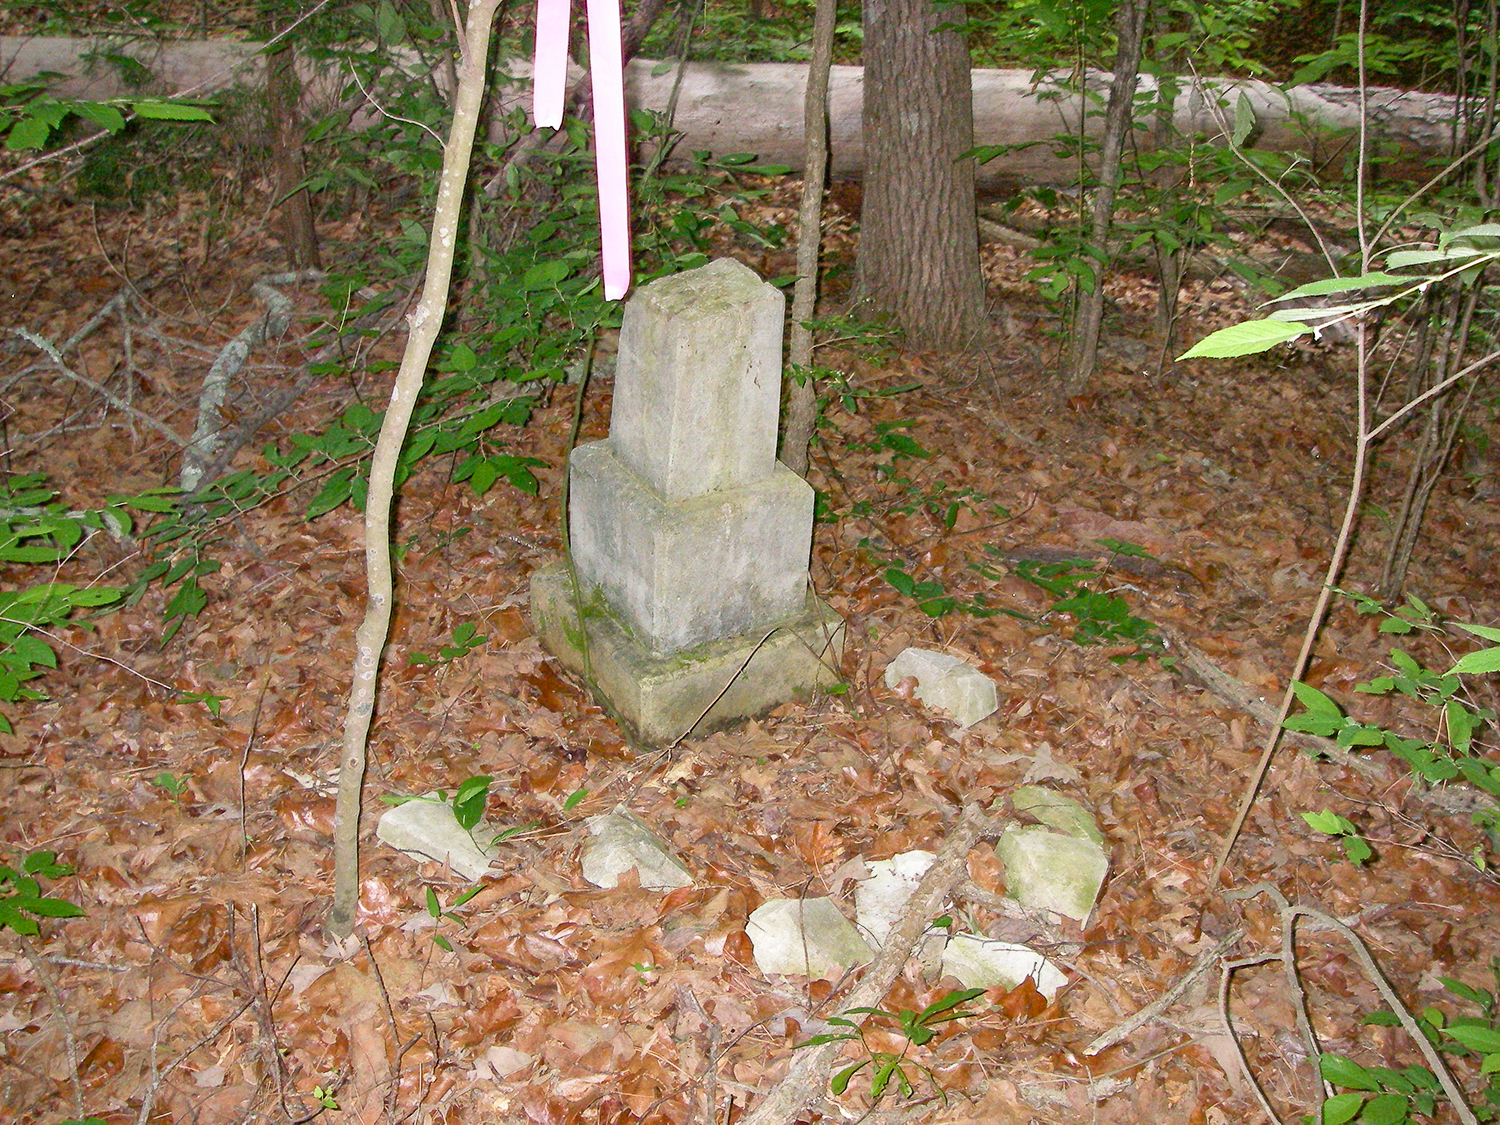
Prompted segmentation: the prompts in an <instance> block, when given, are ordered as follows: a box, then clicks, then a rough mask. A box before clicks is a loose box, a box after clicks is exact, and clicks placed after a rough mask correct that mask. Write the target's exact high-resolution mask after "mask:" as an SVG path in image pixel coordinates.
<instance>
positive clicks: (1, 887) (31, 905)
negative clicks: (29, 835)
mask: <svg viewBox="0 0 1500 1125" xmlns="http://www.w3.org/2000/svg"><path fill="white" fill-rule="evenodd" d="M71 874H73V868H71V867H69V866H67V865H66V864H62V863H58V862H57V853H56V852H32V853H31V854H30V855H28V856H27V857H26V858H25V859H24V860H22V861H21V870H20V871H17V870H16V869H15V868H13V867H3V866H0V929H10V930H14V931H15V932H16V933H18V934H24V935H27V936H32V935H35V934H36V933H37V932H38V929H39V927H38V926H37V922H36V919H37V918H77V917H80V916H81V915H82V914H83V909H82V907H79V906H77V905H75V904H73V903H71V902H68V901H67V900H66V899H61V898H51V897H49V896H47V895H44V894H42V886H41V883H40V882H38V877H40V878H42V879H60V878H62V877H63V876H65V875H71Z"/></svg>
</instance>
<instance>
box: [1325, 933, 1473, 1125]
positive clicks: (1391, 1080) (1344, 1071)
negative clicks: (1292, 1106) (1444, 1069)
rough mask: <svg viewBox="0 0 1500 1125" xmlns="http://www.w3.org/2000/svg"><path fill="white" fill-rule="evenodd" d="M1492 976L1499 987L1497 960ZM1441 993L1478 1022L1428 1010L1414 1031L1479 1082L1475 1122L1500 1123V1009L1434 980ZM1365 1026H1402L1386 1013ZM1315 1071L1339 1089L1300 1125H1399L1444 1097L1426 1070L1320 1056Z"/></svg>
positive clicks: (1456, 985)
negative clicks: (1469, 1007) (1462, 1062)
mask: <svg viewBox="0 0 1500 1125" xmlns="http://www.w3.org/2000/svg"><path fill="white" fill-rule="evenodd" d="M1490 971H1491V973H1492V975H1494V977H1495V980H1496V982H1497V984H1500V958H1497V959H1495V960H1493V961H1491V963H1490ZM1438 979H1439V980H1440V981H1441V982H1442V985H1443V987H1444V988H1446V989H1447V990H1448V991H1449V992H1450V993H1452V994H1453V995H1454V996H1456V997H1458V998H1459V999H1460V1000H1463V1001H1466V1002H1468V1003H1470V1004H1473V1005H1474V1006H1475V1007H1477V1008H1478V1009H1479V1012H1480V1014H1479V1015H1478V1016H1460V1017H1455V1018H1450V1017H1449V1016H1448V1015H1447V1014H1446V1013H1445V1012H1444V1011H1443V1010H1442V1009H1441V1008H1438V1007H1437V1006H1435V1005H1434V1006H1429V1007H1427V1008H1425V1009H1423V1011H1422V1012H1421V1013H1420V1014H1419V1015H1418V1016H1417V1017H1416V1022H1417V1028H1418V1030H1419V1031H1420V1032H1421V1033H1422V1035H1423V1036H1424V1037H1425V1038H1426V1039H1427V1041H1428V1042H1429V1043H1430V1044H1431V1045H1432V1046H1433V1047H1434V1048H1435V1049H1437V1050H1438V1051H1441V1052H1443V1053H1444V1054H1446V1055H1449V1056H1452V1057H1455V1058H1458V1059H1467V1060H1469V1062H1470V1064H1471V1066H1472V1071H1471V1073H1472V1074H1473V1076H1474V1077H1475V1078H1477V1079H1478V1080H1479V1087H1478V1089H1477V1092H1475V1093H1474V1095H1473V1096H1474V1104H1473V1105H1472V1106H1470V1107H1469V1108H1470V1109H1471V1111H1472V1113H1473V1115H1474V1118H1475V1119H1476V1120H1478V1121H1496V1120H1500V1009H1497V1004H1496V997H1495V993H1494V992H1492V991H1490V990H1489V989H1486V988H1473V987H1471V986H1469V985H1466V984H1464V983H1463V982H1462V981H1458V980H1454V979H1453V978H1451V977H1439V978H1438ZM1364 1023H1365V1024H1366V1025H1373V1026H1377V1027H1396V1026H1399V1023H1400V1021H1399V1020H1398V1019H1397V1017H1396V1016H1395V1014H1394V1013H1392V1012H1389V1011H1381V1012H1373V1013H1371V1014H1370V1015H1368V1016H1366V1017H1365V1019H1364ZM1318 1069H1319V1071H1320V1072H1321V1073H1322V1075H1323V1078H1324V1080H1325V1081H1327V1082H1330V1083H1332V1084H1333V1085H1335V1086H1339V1087H1342V1088H1343V1089H1344V1091H1345V1092H1344V1093H1339V1094H1335V1095H1333V1096H1332V1097H1330V1098H1328V1099H1326V1100H1325V1101H1324V1102H1323V1105H1322V1109H1321V1112H1320V1114H1319V1116H1318V1117H1317V1118H1313V1117H1305V1118H1303V1121H1304V1122H1306V1123H1312V1122H1314V1121H1317V1122H1319V1125H1344V1122H1350V1121H1353V1122H1358V1123H1359V1125H1402V1123H1404V1122H1407V1121H1410V1120H1411V1117H1412V1115H1413V1114H1419V1115H1421V1116H1423V1117H1431V1116H1433V1115H1434V1114H1435V1113H1436V1111H1437V1108H1438V1101H1439V1099H1440V1098H1441V1097H1442V1096H1443V1092H1442V1084H1441V1083H1440V1082H1439V1081H1438V1079H1437V1077H1436V1076H1435V1075H1434V1074H1433V1073H1432V1071H1431V1070H1429V1069H1427V1068H1426V1067H1424V1066H1407V1067H1402V1068H1401V1069H1399V1070H1398V1069H1394V1068H1392V1067H1384V1066H1363V1065H1361V1064H1360V1063H1357V1062H1355V1061H1354V1060H1352V1059H1350V1058H1348V1057H1346V1056H1344V1055H1335V1054H1324V1055H1321V1056H1319V1058H1318Z"/></svg>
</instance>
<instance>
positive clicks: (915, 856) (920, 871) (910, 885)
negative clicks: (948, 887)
mask: <svg viewBox="0 0 1500 1125" xmlns="http://www.w3.org/2000/svg"><path fill="white" fill-rule="evenodd" d="M936 858H937V857H936V856H935V855H933V854H932V853H931V852H924V851H910V852H902V853H901V854H900V855H893V856H891V858H890V859H880V860H876V861H875V862H874V863H871V864H869V868H870V877H869V878H868V879H862V880H860V882H859V883H858V885H856V886H855V888H854V912H855V918H856V919H857V920H858V922H859V929H860V932H861V933H863V934H864V936H865V940H866V941H868V942H869V943H870V945H871V947H873V948H875V949H879V948H880V947H881V946H883V945H884V944H885V939H886V938H887V937H889V936H890V933H891V930H892V929H893V928H894V927H895V925H896V923H897V922H899V921H900V920H901V912H902V910H903V909H905V907H906V902H907V900H908V899H910V898H911V896H912V892H913V891H915V890H916V889H917V884H918V883H920V882H921V881H922V876H923V875H925V874H927V869H928V868H929V867H931V866H932V861H933V860H934V859H936Z"/></svg>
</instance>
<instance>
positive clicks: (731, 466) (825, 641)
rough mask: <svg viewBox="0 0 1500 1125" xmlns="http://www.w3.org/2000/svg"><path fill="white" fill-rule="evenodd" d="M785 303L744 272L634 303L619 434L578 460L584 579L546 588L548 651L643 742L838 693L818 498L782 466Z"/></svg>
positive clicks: (536, 616) (723, 268)
mask: <svg viewBox="0 0 1500 1125" xmlns="http://www.w3.org/2000/svg"><path fill="white" fill-rule="evenodd" d="M784 306H785V299H784V298H783V297H782V295H781V292H780V291H779V290H777V289H775V288H774V287H772V286H770V285H767V284H766V283H765V282H763V281H761V280H760V278H758V277H757V276H756V275H755V274H754V272H752V271H751V270H750V269H748V268H747V267H745V266H743V265H740V264H739V263H738V262H735V261H732V260H730V259H721V260H719V261H715V262H712V263H710V264H709V265H706V266H704V267H702V268H701V269H696V270H691V271H689V272H687V273H682V274H677V275H676V276H673V277H666V278H661V279H660V280H658V281H654V282H652V283H651V284H650V285H647V286H644V287H643V288H642V289H640V290H639V291H638V292H637V293H636V294H635V295H634V296H633V297H632V298H631V299H630V302H629V304H628V305H627V306H626V308H625V319H624V324H623V326H622V327H621V329H620V346H619V357H618V361H617V363H616V367H615V393H614V407H613V415H612V417H611V419H610V430H609V437H608V438H607V439H606V440H604V441H599V442H593V443H591V444H588V445H582V446H579V447H578V448H577V449H575V450H574V451H573V454H572V457H571V459H570V461H569V466H568V474H569V477H568V491H569V497H570V502H569V510H568V528H569V540H570V545H571V549H572V572H571V573H570V572H569V566H568V563H567V562H566V561H564V562H562V563H558V564H556V565H554V566H550V567H547V568H545V569H543V570H540V571H538V572H537V573H536V574H535V575H534V576H533V577H532V586H531V606H532V618H533V624H534V625H535V628H536V630H537V632H538V634H539V635H540V636H541V638H542V642H543V644H545V645H546V647H547V648H548V650H549V651H551V652H552V653H553V654H554V655H555V656H556V657H557V658H558V659H559V660H560V661H562V663H563V664H564V665H565V666H567V667H568V668H570V669H572V670H573V671H575V672H578V673H580V674H582V675H584V677H585V678H586V679H588V680H590V681H592V683H593V685H594V686H595V687H596V688H597V690H598V691H599V693H600V694H602V695H603V696H604V698H605V700H606V701H607V702H608V703H610V704H611V705H612V706H613V708H614V709H615V711H616V712H617V713H618V714H619V715H620V717H621V718H622V719H624V720H625V721H626V722H627V723H629V724H630V725H631V726H633V727H634V728H635V729H636V732H637V733H638V734H639V735H640V737H641V738H642V739H643V740H644V741H646V742H654V743H662V742H670V741H672V740H674V739H676V738H678V737H680V736H682V735H683V734H686V733H688V731H689V729H690V728H692V729H693V730H694V731H695V732H697V733H702V732H704V731H706V730H710V729H713V728H715V727H720V726H725V725H727V724H729V723H731V722H734V721H735V720H738V719H744V718H749V717H751V716H753V715H756V714H759V713H761V712H764V711H767V710H769V709H770V708H772V707H774V706H776V705H777V704H779V703H783V702H785V701H786V700H788V699H791V698H793V697H794V696H798V695H802V694H806V693H809V692H811V691H812V690H814V689H815V688H817V687H818V686H819V685H825V684H831V683H833V682H834V681H835V680H836V679H837V674H836V671H835V669H836V668H837V666H838V658H839V655H840V653H841V650H842V646H843V629H844V625H843V621H842V619H840V618H839V616H838V615H837V614H836V613H834V612H833V611H832V610H831V609H829V608H828V607H827V606H826V605H824V604H823V603H822V602H820V601H819V600H818V599H817V598H816V597H814V596H812V595H811V594H810V592H809V590H808V585H807V563H808V557H809V554H810V551H811V546H812V509H813V490H812V488H811V487H810V486H809V485H808V484H807V482H806V481H804V480H802V478H800V477H798V476H797V475H796V474H795V473H793V472H791V471H790V470H789V469H787V468H786V467H785V466H784V465H782V464H781V463H780V462H778V461H777V460H776V424H777V419H778V415H779V409H780V399H781V330H782V319H783V313H784ZM575 578H576V581H577V594H578V598H577V599H575V597H574V579H575ZM705 712H706V714H705ZM700 716H702V717H701V720H700ZM695 724H696V725H695Z"/></svg>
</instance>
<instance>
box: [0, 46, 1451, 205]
mask: <svg viewBox="0 0 1500 1125" xmlns="http://www.w3.org/2000/svg"><path fill="white" fill-rule="evenodd" d="M98 49H99V45H98V44H97V43H95V42H94V41H92V40H89V39H68V38H42V37H20V36H5V37H0V77H3V80H4V81H6V82H19V81H23V80H25V79H27V78H31V77H34V76H36V75H37V74H40V73H44V72H49V71H50V72H56V73H64V74H72V75H75V77H71V78H69V79H68V80H66V81H65V82H63V83H61V84H59V85H57V86H55V87H54V88H53V89H54V91H55V92H56V93H57V94H58V95H59V96H62V97H68V98H84V99H103V98H111V97H123V96H132V95H134V96H139V93H140V91H133V90H129V89H126V88H125V87H124V86H123V83H122V82H121V80H120V78H119V75H118V74H117V72H116V70H115V69H114V68H107V67H97V68H94V70H93V72H91V73H84V70H85V68H84V67H83V66H82V64H81V63H80V62H79V59H80V58H81V57H82V55H84V54H86V53H88V52H90V51H96V50H98ZM107 49H108V51H109V52H110V53H111V54H127V55H130V56H131V57H132V58H135V59H137V60H138V61H140V62H141V63H142V64H143V65H144V66H145V67H147V68H148V69H149V70H150V71H151V73H152V75H153V76H154V78H155V82H154V83H153V84H152V86H151V87H150V89H152V90H156V91H159V92H161V93H170V92H174V91H184V90H193V91H195V92H197V93H198V94H199V96H202V95H204V94H207V93H210V92H212V91H214V90H218V89H223V88H225V87H229V86H234V85H239V86H252V87H260V88H264V84H265V70H266V63H265V57H264V50H263V45H262V44H257V43H250V42H240V41H236V42H229V41H224V40H211V41H198V42H193V41H178V42H172V43H155V42H152V41H151V40H148V39H141V40H138V41H135V42H118V41H111V42H110V44H109V46H108V48H107ZM393 58H394V59H395V60H396V61H397V62H398V63H399V64H400V65H402V66H405V67H407V68H408V69H409V70H411V71H412V72H413V73H427V68H425V67H424V65H423V63H422V61H421V59H420V58H419V57H418V56H417V55H416V53H415V52H408V53H407V55H405V56H402V55H399V54H393ZM299 65H300V66H301V67H302V69H301V70H300V71H299V77H300V78H301V79H302V82H303V84H304V87H305V88H306V90H307V94H308V99H309V110H310V111H311V112H316V111H317V110H318V108H319V107H323V108H328V107H332V106H333V105H336V104H337V103H338V93H339V91H340V89H341V88H342V86H343V84H344V82H345V80H346V73H345V72H344V71H342V70H340V69H339V68H338V67H337V66H336V65H334V66H326V65H325V66H323V67H322V69H317V68H314V67H313V66H312V65H311V64H310V63H308V62H307V61H306V60H301V61H300V63H299ZM500 69H501V71H502V72H504V73H506V74H508V75H509V76H510V82H509V85H508V87H507V88H505V89H496V90H495V91H494V95H495V96H494V97H493V99H492V104H491V105H490V107H489V109H488V111H487V113H488V118H487V127H486V132H487V135H489V136H490V138H491V139H495V138H496V136H498V135H499V134H501V133H507V132H508V130H507V127H506V126H505V124H504V121H505V118H506V115H507V114H509V113H510V112H511V111H512V110H513V109H515V107H516V106H517V105H520V104H522V103H523V102H524V101H525V100H526V99H527V97H528V96H529V94H530V66H529V64H528V63H527V62H525V61H522V60H515V59H513V60H508V61H505V62H503V63H502V64H501V66H500ZM678 70H679V68H678V67H675V66H671V67H667V68H665V69H663V68H662V66H661V64H660V63H659V62H657V61H656V60H653V59H636V60H634V61H632V62H631V63H630V64H629V66H627V67H626V71H625V82H626V91H625V92H626V99H627V103H628V105H629V107H630V108H631V109H644V110H652V111H656V112H661V111H664V110H665V109H666V107H667V105H668V104H669V102H670V100H671V97H672V87H673V85H674V83H676V81H677V80H678ZM658 71H661V73H658ZM1108 77H1109V76H1108V75H1107V74H1105V73H1102V72H1091V74H1090V75H1089V79H1088V86H1089V91H1090V93H1089V95H1088V97H1085V96H1084V95H1083V94H1081V93H1077V92H1069V91H1067V90H1064V89H1062V88H1060V87H1058V86H1055V85H1052V84H1050V83H1049V81H1048V80H1046V79H1044V80H1042V81H1040V82H1039V81H1037V80H1036V79H1035V78H1034V76H1033V74H1032V72H1031V71H1029V70H988V69H981V70H975V71H974V72H973V87H974V141H975V144H976V145H981V146H983V145H997V144H1005V145H1009V146H1014V147H1013V148H1012V150H1011V151H1009V152H1007V153H1006V154H1005V156H1004V158H1003V159H1000V160H994V161H991V162H990V163H988V164H983V165H980V167H979V170H978V180H979V182H980V183H982V184H983V183H989V184H997V183H1015V182H1020V183H1073V182H1074V181H1076V179H1077V175H1078V162H1077V157H1076V154H1075V153H1073V152H1072V151H1070V150H1069V148H1068V146H1066V145H1059V144H1058V143H1057V141H1056V138H1057V137H1059V136H1067V135H1073V136H1076V135H1077V134H1078V132H1079V129H1080V127H1081V128H1083V129H1084V130H1085V131H1087V132H1088V134H1089V136H1090V138H1091V139H1092V140H1097V139H1098V133H1099V129H1100V124H1101V123H1100V121H1099V119H1098V116H1097V115H1089V114H1087V112H1086V111H1087V108H1088V106H1089V104H1090V99H1092V98H1093V97H1094V96H1096V95H1097V93H1098V92H1099V91H1100V90H1103V89H1106V88H1107V85H1108ZM863 81H864V71H863V68H862V67H857V66H836V67H834V68H833V70H832V74H831V78H830V82H829V107H828V108H829V148H830V157H831V169H830V170H831V172H832V174H833V175H835V176H840V175H843V176H853V175H859V174H860V173H861V172H862V171H863V169H864V165H865V153H864V139H863V134H862V130H861V127H860V106H861V101H862V99H863ZM1174 81H1175V82H1176V83H1177V84H1178V86H1179V87H1180V93H1179V94H1178V97H1177V99H1176V103H1175V105H1176V112H1175V115H1174V118H1173V126H1174V128H1175V129H1176V131H1177V132H1178V133H1180V134H1181V135H1183V136H1187V137H1202V138H1206V139H1207V140H1208V141H1209V142H1210V143H1218V141H1219V140H1220V139H1221V134H1222V130H1221V129H1220V127H1219V125H1218V123H1217V122H1216V120H1215V115H1216V111H1217V109H1218V106H1219V104H1220V103H1221V102H1226V101H1227V102H1228V103H1230V104H1233V103H1234V102H1236V100H1237V99H1238V98H1239V96H1240V95H1241V94H1242V93H1243V94H1244V96H1245V98H1246V99H1247V102H1248V105H1249V106H1250V107H1251V108H1252V110H1253V112H1254V115H1255V124H1256V128H1257V130H1258V133H1257V135H1256V140H1255V147H1256V148H1258V149H1260V150H1264V151H1274V152H1284V153H1292V154H1299V155H1302V156H1304V157H1306V158H1308V159H1309V160H1311V161H1312V162H1313V164H1314V165H1315V166H1316V167H1317V170H1320V171H1322V170H1325V168H1324V165H1331V164H1333V163H1336V162H1337V161H1338V160H1340V159H1341V158H1342V156H1343V152H1344V148H1345V146H1346V145H1347V144H1348V136H1349V131H1350V130H1351V129H1352V128H1353V127H1354V126H1355V125H1356V124H1357V122H1358V120H1359V114H1360V105H1359V97H1358V92H1357V91H1355V90H1350V89H1346V88H1344V87H1339V86H1326V85H1321V84H1309V85H1304V86H1296V87H1292V88H1290V89H1286V90H1283V89H1280V88H1278V87H1275V86H1272V85H1270V84H1269V83H1265V82H1256V81H1250V80H1240V79H1227V78H1207V79H1195V78H1193V77H1191V76H1187V75H1179V76H1177V78H1175V79H1174ZM681 83H682V86H681V93H680V96H679V98H678V101H677V108H676V113H675V114H674V116H673V122H672V125H673V128H674V129H676V130H678V131H679V132H680V133H681V137H680V139H679V141H678V150H679V151H680V152H683V153H691V152H695V151H700V150H706V151H708V152H709V153H711V154H712V155H714V156H725V155H727V154H729V153H734V152H754V153H755V154H756V155H757V156H758V157H759V158H760V160H762V161H765V162H767V163H775V164H785V165H788V166H790V167H792V168H800V167H801V166H802V159H803V146H802V130H801V128H800V125H801V121H802V99H803V92H804V91H805V90H806V88H807V64H805V63H725V62H690V63H687V64H685V65H684V66H683V67H682V68H681ZM1154 83H1155V79H1154V78H1152V77H1151V76H1149V75H1142V76H1141V97H1143V98H1145V97H1148V96H1154V95H1155V92H1156V87H1155V85H1154ZM1368 103H1369V112H1370V117H1369V132H1370V139H1371V141H1372V143H1374V144H1376V145H1379V146H1381V147H1382V148H1383V149H1385V150H1387V151H1390V152H1394V153H1398V154H1399V155H1400V157H1401V159H1403V160H1406V161H1408V162H1412V163H1414V164H1416V165H1419V166H1422V167H1425V164H1424V163H1423V162H1424V161H1426V160H1427V159H1429V158H1432V157H1444V156H1446V155H1447V154H1448V153H1449V152H1451V151H1452V150H1453V149H1454V148H1459V149H1462V148H1464V147H1465V146H1466V145H1468V144H1469V143H1471V142H1472V140H1473V139H1474V138H1470V137H1467V136H1460V137H1458V138H1457V143H1456V144H1455V138H1454V131H1455V129H1456V128H1458V125H1457V123H1458V122H1460V121H1461V120H1462V115H1461V113H1460V107H1459V106H1458V105H1457V104H1456V102H1455V101H1454V99H1453V98H1451V97H1448V96H1446V95H1441V94H1428V93H1421V92H1410V91H1406V90H1397V89H1392V88H1388V87H1371V88H1370V89H1369V91H1368ZM365 116H366V118H367V122H366V123H368V120H373V118H374V116H375V115H374V114H367V115H365ZM359 125H360V122H359V121H358V120H356V121H355V122H354V123H353V127H356V128H357V127H359ZM1141 141H1142V143H1149V137H1145V136H1143V137H1142V138H1141Z"/></svg>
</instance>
